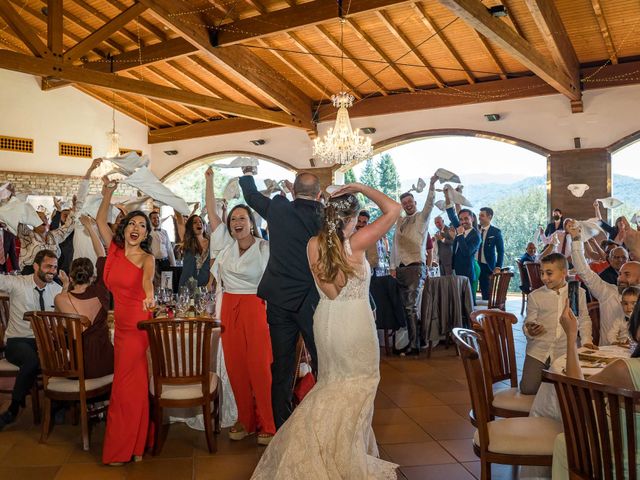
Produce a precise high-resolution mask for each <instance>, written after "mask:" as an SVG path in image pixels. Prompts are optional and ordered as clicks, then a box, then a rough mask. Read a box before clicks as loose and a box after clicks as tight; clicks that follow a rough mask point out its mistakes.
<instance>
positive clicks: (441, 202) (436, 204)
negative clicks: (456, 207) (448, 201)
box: [434, 200, 446, 212]
mask: <svg viewBox="0 0 640 480" xmlns="http://www.w3.org/2000/svg"><path fill="white" fill-rule="evenodd" d="M434 205H435V206H436V207H438V208H439V209H440V210H442V211H443V212H444V211H445V210H446V208H445V207H446V205H445V204H444V200H438V201H437V202H436V203H434Z"/></svg>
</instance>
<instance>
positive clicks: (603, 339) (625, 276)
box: [565, 221, 640, 345]
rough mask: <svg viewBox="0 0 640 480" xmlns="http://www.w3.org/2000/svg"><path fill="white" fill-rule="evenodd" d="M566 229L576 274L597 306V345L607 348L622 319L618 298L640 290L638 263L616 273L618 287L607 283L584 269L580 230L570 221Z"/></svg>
mask: <svg viewBox="0 0 640 480" xmlns="http://www.w3.org/2000/svg"><path fill="white" fill-rule="evenodd" d="M565 228H566V231H567V234H569V235H571V238H572V241H573V243H572V245H571V250H572V259H573V266H574V268H575V271H576V273H577V274H578V275H579V276H580V278H581V279H582V281H583V282H584V283H585V285H586V286H587V287H588V288H589V291H590V292H591V295H593V297H594V298H595V299H596V300H598V302H599V304H600V345H606V344H607V333H608V332H609V331H610V330H611V329H612V327H613V326H614V324H615V323H616V321H617V320H619V319H624V311H623V309H622V303H621V300H622V299H621V296H620V295H621V294H622V291H623V290H624V289H625V288H627V287H638V286H640V262H626V263H625V264H624V265H622V267H621V268H620V271H619V272H618V280H617V285H612V284H610V283H607V282H606V281H604V280H603V279H602V278H600V277H599V276H598V274H597V273H595V272H593V271H592V270H591V269H590V268H589V266H588V265H587V261H586V259H585V256H584V247H583V244H582V240H581V238H580V236H581V233H582V229H581V228H580V226H579V225H578V224H577V223H576V222H574V221H571V222H568V223H567V225H566V226H565Z"/></svg>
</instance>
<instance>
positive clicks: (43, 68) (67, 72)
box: [0, 50, 299, 126]
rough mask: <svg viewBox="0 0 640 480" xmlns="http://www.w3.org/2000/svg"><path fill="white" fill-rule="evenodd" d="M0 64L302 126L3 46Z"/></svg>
mask: <svg viewBox="0 0 640 480" xmlns="http://www.w3.org/2000/svg"><path fill="white" fill-rule="evenodd" d="M0 68H4V69H7V70H13V71H17V72H22V73H28V74H31V75H41V76H45V77H47V76H55V77H57V78H60V79H62V80H68V81H71V82H79V83H84V84H89V85H96V86H99V87H103V88H107V89H109V90H116V91H122V92H128V93H133V94H136V95H142V96H144V97H148V98H157V99H159V100H168V101H170V102H176V103H181V104H183V105H191V106H195V107H202V108H209V109H212V110H216V111H219V112H221V113H226V114H230V115H235V116H239V117H244V118H252V119H254V120H260V121H264V122H270V123H274V124H277V125H286V126H299V122H298V121H297V119H296V118H295V117H293V116H291V115H289V114H287V113H286V112H281V111H272V110H266V109H263V108H258V107H253V106H250V105H243V104H241V103H236V102H232V101H229V100H223V99H220V98H215V97H211V96H207V95H201V94H198V93H192V92H184V91H182V90H179V89H176V88H170V87H164V86H162V85H156V84H154V83H150V82H145V81H140V80H132V79H128V78H122V77H119V76H117V75H111V74H108V73H102V72H92V71H89V70H86V69H83V68H78V67H71V66H66V65H63V64H62V63H61V62H54V61H52V60H49V59H39V58H34V57H29V56H28V55H23V54H20V53H14V52H10V51H8V50H0Z"/></svg>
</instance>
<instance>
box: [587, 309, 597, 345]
mask: <svg viewBox="0 0 640 480" xmlns="http://www.w3.org/2000/svg"><path fill="white" fill-rule="evenodd" d="M587 310H588V311H589V317H590V318H591V337H592V338H593V344H594V345H600V303H599V302H598V301H597V300H594V301H592V302H589V303H587Z"/></svg>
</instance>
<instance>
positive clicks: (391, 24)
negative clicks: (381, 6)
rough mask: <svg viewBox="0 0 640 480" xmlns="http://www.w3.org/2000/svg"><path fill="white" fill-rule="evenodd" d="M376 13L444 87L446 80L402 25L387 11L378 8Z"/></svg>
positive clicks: (436, 81)
mask: <svg viewBox="0 0 640 480" xmlns="http://www.w3.org/2000/svg"><path fill="white" fill-rule="evenodd" d="M376 13H377V15H378V18H379V19H380V21H382V23H383V24H384V26H385V27H386V28H387V30H389V31H390V32H391V33H392V34H393V36H394V37H396V38H397V39H398V41H399V42H400V43H401V44H402V46H403V47H404V48H406V49H407V51H411V53H413V55H414V56H415V57H416V58H417V59H418V60H419V61H420V63H422V65H423V66H424V68H425V70H426V71H427V73H428V74H429V76H430V77H431V78H432V79H433V81H434V82H435V84H436V85H437V86H438V87H443V86H444V82H443V81H442V78H440V75H438V72H436V71H435V70H434V69H433V68H432V67H431V65H430V63H429V61H428V60H427V59H426V57H425V56H424V55H423V54H422V53H420V51H419V50H418V49H417V48H416V46H415V45H414V44H413V43H412V42H411V40H410V39H409V37H407V36H406V35H405V33H404V32H403V31H402V30H401V29H400V27H398V26H397V25H396V24H395V23H394V22H393V20H391V17H389V14H388V13H387V12H385V11H383V10H378V11H377V12H376Z"/></svg>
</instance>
